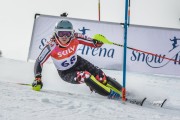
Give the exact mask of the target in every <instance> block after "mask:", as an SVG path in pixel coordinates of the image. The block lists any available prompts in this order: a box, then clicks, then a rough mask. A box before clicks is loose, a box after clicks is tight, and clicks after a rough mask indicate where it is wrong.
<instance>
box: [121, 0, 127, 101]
mask: <svg viewBox="0 0 180 120" xmlns="http://www.w3.org/2000/svg"><path fill="white" fill-rule="evenodd" d="M127 26H128V0H126V2H125V22H124V54H123V88H122V101H126V54H127V53H126V51H127Z"/></svg>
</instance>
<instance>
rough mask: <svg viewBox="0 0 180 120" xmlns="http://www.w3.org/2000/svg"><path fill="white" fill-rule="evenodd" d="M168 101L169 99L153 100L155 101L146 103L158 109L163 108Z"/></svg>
mask: <svg viewBox="0 0 180 120" xmlns="http://www.w3.org/2000/svg"><path fill="white" fill-rule="evenodd" d="M166 101H167V99H163V100H153V101H146V104H147V105H152V106H156V107H161V108H162V107H163V106H164V104H165V102H166Z"/></svg>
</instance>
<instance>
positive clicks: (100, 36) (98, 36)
mask: <svg viewBox="0 0 180 120" xmlns="http://www.w3.org/2000/svg"><path fill="white" fill-rule="evenodd" d="M93 39H95V40H98V41H100V42H103V43H105V44H110V45H116V46H120V47H124V45H121V44H118V43H114V42H111V41H110V40H108V39H107V38H106V37H105V36H103V35H101V34H96V35H94V37H93ZM127 48H128V49H130V50H134V51H137V52H142V53H145V54H150V55H153V56H157V57H159V58H163V59H167V60H170V61H174V62H179V63H180V61H177V60H175V59H172V58H167V57H165V56H161V55H157V54H154V53H151V52H146V51H143V50H139V49H136V48H132V47H127Z"/></svg>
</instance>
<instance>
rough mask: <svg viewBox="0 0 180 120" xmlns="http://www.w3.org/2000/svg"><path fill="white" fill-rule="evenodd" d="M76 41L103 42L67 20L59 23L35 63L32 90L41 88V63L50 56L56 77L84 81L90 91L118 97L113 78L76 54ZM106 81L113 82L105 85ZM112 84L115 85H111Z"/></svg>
mask: <svg viewBox="0 0 180 120" xmlns="http://www.w3.org/2000/svg"><path fill="white" fill-rule="evenodd" d="M79 44H83V45H87V46H90V47H95V48H98V47H101V46H102V45H103V43H102V42H99V41H97V40H94V39H92V38H89V37H87V36H85V35H82V34H80V33H75V32H74V30H73V25H72V23H71V22H70V21H68V20H62V21H60V22H58V23H57V24H56V27H55V30H54V35H53V36H52V38H51V39H50V42H49V43H48V44H47V45H46V46H45V47H44V49H43V50H42V51H41V53H40V55H39V57H38V58H37V60H36V62H35V66H34V75H35V80H34V81H33V83H32V87H33V90H37V91H39V90H40V89H41V88H42V86H43V83H42V80H41V76H42V75H41V73H42V68H43V64H44V63H45V61H46V60H47V59H48V58H49V57H50V56H51V58H52V61H53V63H54V65H55V67H56V68H57V71H58V73H59V76H60V77H61V78H62V79H63V80H64V81H66V82H69V83H72V84H80V83H86V84H87V86H89V88H90V89H91V90H92V91H95V92H97V93H99V94H100V95H103V96H108V97H109V98H114V97H115V98H119V97H120V96H121V91H120V89H121V85H120V84H118V83H117V82H116V81H114V80H112V78H111V77H109V76H106V75H105V73H104V72H103V71H102V70H101V69H100V68H98V67H96V66H94V65H93V64H92V63H90V62H89V61H87V60H85V59H83V58H82V57H80V56H79V55H77V53H76V51H77V47H78V45H79ZM108 81H110V82H111V83H112V84H107V83H108ZM112 81H113V82H112ZM113 85H114V86H117V87H116V88H114V87H113ZM117 89H119V90H117Z"/></svg>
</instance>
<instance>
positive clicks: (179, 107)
mask: <svg viewBox="0 0 180 120" xmlns="http://www.w3.org/2000/svg"><path fill="white" fill-rule="evenodd" d="M33 67H34V63H33V62H24V61H16V60H11V59H7V58H2V57H1V58H0V96H1V98H0V120H35V119H39V120H40V119H41V120H72V119H73V120H120V119H123V120H180V114H179V113H180V87H179V86H180V77H173V76H158V75H144V74H137V73H129V72H128V73H127V88H126V89H127V91H128V94H129V95H130V96H134V97H139V98H142V97H147V98H148V99H147V100H148V101H153V100H161V99H164V98H167V99H168V100H167V102H166V103H165V106H164V107H163V108H159V107H154V106H142V107H141V106H138V105H134V104H130V103H122V102H121V101H116V100H109V99H107V98H106V97H103V96H100V95H98V94H96V93H94V92H93V93H91V91H90V90H89V88H88V87H87V86H86V85H85V84H81V85H73V84H69V83H66V82H64V81H63V80H62V79H61V78H59V76H58V74H57V70H56V69H55V67H54V66H53V64H48V63H47V64H45V65H44V67H43V78H42V79H43V83H44V87H43V89H42V91H41V92H36V91H33V90H32V89H31V86H23V85H19V84H16V83H32V81H33V80H34V77H33V69H34V68H33ZM104 72H105V73H106V74H107V75H109V76H112V77H114V78H116V79H117V80H118V81H119V82H120V83H122V71H112V70H104Z"/></svg>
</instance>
